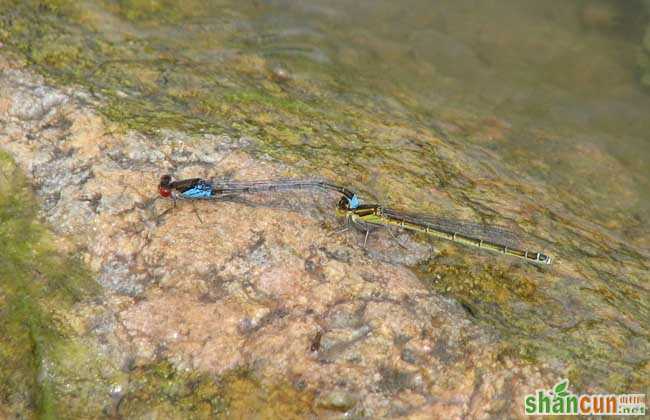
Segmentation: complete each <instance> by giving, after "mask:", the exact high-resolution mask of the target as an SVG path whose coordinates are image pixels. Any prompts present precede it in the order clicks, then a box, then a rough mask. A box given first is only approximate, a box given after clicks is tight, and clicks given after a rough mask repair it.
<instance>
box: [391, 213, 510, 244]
mask: <svg viewBox="0 0 650 420" xmlns="http://www.w3.org/2000/svg"><path fill="white" fill-rule="evenodd" d="M382 213H383V214H385V215H386V216H388V217H390V218H392V219H397V220H404V221H406V222H409V223H414V224H418V225H421V226H429V227H431V228H434V229H438V230H443V231H445V232H448V233H458V234H462V235H466V236H469V237H472V238H476V239H482V240H484V241H489V242H493V243H496V244H499V245H503V246H507V247H518V246H521V242H522V241H521V239H520V238H519V237H518V236H517V235H516V234H515V233H513V232H511V231H509V230H507V229H505V228H502V227H500V226H494V225H487V224H483V223H475V222H470V221H466V220H458V219H447V218H444V217H437V216H430V215H420V214H412V213H404V212H400V211H397V210H393V209H388V208H382Z"/></svg>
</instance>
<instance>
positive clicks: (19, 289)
mask: <svg viewBox="0 0 650 420" xmlns="http://www.w3.org/2000/svg"><path fill="white" fill-rule="evenodd" d="M36 208H38V207H37V204H36V202H35V199H34V197H33V196H32V194H31V192H30V190H29V188H28V187H27V184H26V181H25V178H24V177H23V176H22V175H21V174H20V173H19V172H18V171H17V169H16V167H15V166H14V165H13V163H12V161H11V160H10V159H9V157H8V156H7V155H6V154H3V153H0V279H1V281H0V284H2V288H1V289H0V300H1V301H2V304H1V305H0V320H1V322H0V355H1V358H2V360H3V363H2V364H1V365H0V401H1V402H2V405H5V406H6V407H8V411H9V412H10V413H30V412H31V413H34V414H39V415H41V416H43V417H45V418H48V417H51V416H54V415H55V413H56V400H57V397H56V392H55V389H54V386H53V383H52V381H51V378H50V377H49V375H48V374H47V370H48V366H47V363H48V360H49V358H50V356H51V354H52V351H53V350H54V349H55V348H56V346H58V345H59V344H60V343H61V342H62V340H63V339H64V337H63V335H62V332H61V328H60V327H59V325H57V322H56V321H55V320H54V317H53V314H54V312H55V310H63V311H65V310H66V309H69V308H70V307H71V306H72V305H74V304H76V303H78V302H80V301H82V300H84V299H87V298H88V297H89V296H92V295H94V294H96V293H97V287H96V285H95V283H94V282H93V281H92V280H91V277H90V276H89V275H88V272H87V271H86V270H85V268H84V266H83V265H82V264H81V263H80V262H79V261H76V260H75V259H74V258H71V257H69V256H67V255H65V254H62V253H60V252H58V251H57V249H56V247H55V246H54V244H53V243H52V237H51V236H50V235H49V233H48V232H47V230H46V229H45V228H44V227H43V226H42V225H41V224H40V223H39V222H38V220H37V217H36V210H35V209H36Z"/></svg>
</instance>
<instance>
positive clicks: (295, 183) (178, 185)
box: [158, 175, 359, 209]
mask: <svg viewBox="0 0 650 420" xmlns="http://www.w3.org/2000/svg"><path fill="white" fill-rule="evenodd" d="M302 189H321V190H329V191H336V192H339V193H341V194H342V195H343V200H345V202H346V205H347V206H348V207H349V208H351V209H354V208H356V207H357V206H359V198H358V197H357V195H356V194H355V193H354V192H353V191H351V190H349V189H347V188H345V187H341V186H338V185H335V184H332V183H329V182H326V181H322V180H314V179H277V180H265V181H225V180H205V179H201V178H191V179H181V180H178V181H172V177H171V175H163V176H162V177H160V184H158V192H159V193H160V195H161V196H162V197H171V198H173V199H188V200H218V199H219V198H223V197H227V196H232V195H241V194H249V193H258V192H266V191H290V190H302Z"/></svg>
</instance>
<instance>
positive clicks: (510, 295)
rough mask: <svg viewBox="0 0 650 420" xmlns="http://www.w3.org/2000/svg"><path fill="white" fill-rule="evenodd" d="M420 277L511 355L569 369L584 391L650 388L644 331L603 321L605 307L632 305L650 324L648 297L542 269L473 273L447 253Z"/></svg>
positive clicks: (495, 269)
mask: <svg viewBox="0 0 650 420" xmlns="http://www.w3.org/2000/svg"><path fill="white" fill-rule="evenodd" d="M417 272H418V273H419V276H420V277H421V279H422V280H423V281H424V282H425V284H427V285H428V286H429V287H432V288H433V289H434V290H436V291H438V292H439V293H441V294H443V295H446V296H449V297H452V298H454V299H455V300H457V301H459V302H461V304H462V306H463V307H464V308H465V309H466V310H467V312H468V314H469V315H470V317H471V318H472V319H473V320H474V321H475V322H477V323H479V324H481V325H483V326H485V327H486V328H488V329H490V330H494V331H496V332H497V334H498V336H499V337H500V339H501V343H500V344H499V346H500V353H501V354H502V355H504V356H505V355H509V356H513V357H516V358H518V359H521V360H525V361H527V362H529V363H531V364H534V365H537V366H539V365H542V364H547V365H555V366H563V368H562V370H563V371H564V372H565V374H566V375H567V376H568V377H570V378H571V382H572V383H573V384H575V386H577V387H578V388H584V387H587V386H589V385H593V384H599V385H600V386H602V387H603V388H604V389H608V390H610V391H611V392H626V391H629V390H631V389H635V390H641V391H642V390H644V389H646V388H647V386H648V382H647V378H648V374H649V373H650V372H649V368H650V366H648V364H647V360H646V358H647V354H646V351H647V349H648V342H647V337H646V336H645V335H644V333H643V332H641V331H638V330H636V329H634V328H631V327H630V326H629V325H625V324H624V323H622V322H621V320H620V319H618V318H613V319H610V318H609V317H607V316H596V317H595V314H596V313H597V312H598V311H599V310H603V308H605V307H616V308H621V307H623V306H625V307H626V309H624V310H623V311H624V312H626V313H627V315H626V316H628V317H636V318H641V319H643V318H644V317H647V312H648V310H647V307H646V306H645V303H644V298H641V299H639V300H632V301H631V300H630V299H629V298H628V297H626V296H615V295H614V294H613V293H612V291H611V288H608V287H606V286H602V288H601V289H599V290H594V291H593V293H586V291H585V289H584V288H583V287H582V286H580V285H578V284H571V283H569V282H554V281H553V280H552V279H551V277H550V276H549V275H548V273H547V272H546V271H545V270H544V269H540V268H539V267H526V266H520V267H519V269H518V270H510V269H509V268H508V267H506V266H502V265H500V264H494V265H492V264H490V265H488V266H487V267H485V269H480V270H477V269H472V268H471V267H469V266H468V265H466V264H463V263H462V262H460V261H459V260H458V258H451V257H447V256H444V253H443V256H441V257H439V258H437V259H434V260H431V261H429V262H426V263H423V264H421V265H420V266H419V267H418V268H417ZM569 305H571V306H569ZM633 360H634V361H633Z"/></svg>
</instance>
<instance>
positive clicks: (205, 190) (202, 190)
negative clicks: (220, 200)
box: [181, 180, 212, 198]
mask: <svg viewBox="0 0 650 420" xmlns="http://www.w3.org/2000/svg"><path fill="white" fill-rule="evenodd" d="M181 195H182V196H183V197H185V198H209V197H212V184H211V183H209V182H207V181H203V180H201V181H199V182H198V183H197V184H196V185H195V186H193V187H192V188H190V189H189V190H185V191H183V192H182V193H181Z"/></svg>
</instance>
